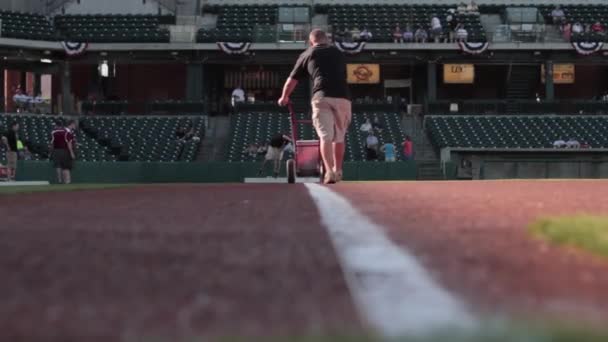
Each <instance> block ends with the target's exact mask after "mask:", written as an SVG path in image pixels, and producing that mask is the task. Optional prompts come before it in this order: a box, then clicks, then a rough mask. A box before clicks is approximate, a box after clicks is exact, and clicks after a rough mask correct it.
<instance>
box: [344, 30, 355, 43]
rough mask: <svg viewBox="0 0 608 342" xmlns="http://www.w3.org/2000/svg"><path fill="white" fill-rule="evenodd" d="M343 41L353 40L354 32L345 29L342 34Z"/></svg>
mask: <svg viewBox="0 0 608 342" xmlns="http://www.w3.org/2000/svg"><path fill="white" fill-rule="evenodd" d="M342 41H343V42H347V43H352V42H353V34H352V32H351V31H350V30H349V29H346V30H344V34H343V35H342Z"/></svg>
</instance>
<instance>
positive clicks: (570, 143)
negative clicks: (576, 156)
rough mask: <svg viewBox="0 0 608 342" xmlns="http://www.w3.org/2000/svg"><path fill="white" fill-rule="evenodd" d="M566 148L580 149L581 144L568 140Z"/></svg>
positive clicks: (574, 140) (572, 139) (571, 139)
mask: <svg viewBox="0 0 608 342" xmlns="http://www.w3.org/2000/svg"><path fill="white" fill-rule="evenodd" d="M566 147H567V148H580V147H581V143H579V142H578V140H576V139H574V138H570V139H568V141H566Z"/></svg>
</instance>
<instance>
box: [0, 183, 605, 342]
mask: <svg viewBox="0 0 608 342" xmlns="http://www.w3.org/2000/svg"><path fill="white" fill-rule="evenodd" d="M331 189H332V190H333V191H335V192H336V193H338V194H340V195H342V196H343V197H345V198H346V199H348V201H349V202H350V203H352V204H353V205H354V206H355V207H356V208H357V209H359V211H360V212H361V213H362V214H364V215H365V216H367V217H368V218H370V219H371V220H372V221H374V222H375V223H377V224H379V225H380V226H381V227H382V228H383V229H385V230H386V231H387V232H388V234H389V236H390V237H391V239H392V240H393V241H396V242H398V243H399V244H400V245H401V246H403V247H405V248H407V249H408V250H409V251H411V252H413V253H414V254H415V255H416V257H417V258H418V259H419V260H420V261H421V262H422V264H423V265H424V266H425V267H426V268H427V269H428V270H430V271H431V272H432V275H433V277H434V278H435V279H436V280H438V281H439V283H440V284H441V285H443V286H444V287H445V288H447V289H448V291H450V293H453V294H455V295H456V296H457V297H459V298H463V299H464V300H465V301H466V303H467V304H468V305H470V307H471V308H472V309H473V311H475V312H477V313H483V314H487V313H490V314H497V313H498V314H502V313H505V314H507V315H509V316H514V315H517V316H519V317H521V315H522V314H523V315H536V314H543V315H557V316H559V317H576V318H577V319H578V318H585V319H587V318H589V319H596V320H605V319H607V318H608V296H607V295H606V289H608V262H607V261H605V260H603V259H600V258H596V257H593V256H591V255H589V254H587V253H585V252H579V251H574V250H565V249H563V248H557V247H553V246H549V245H548V244H547V243H545V242H543V241H541V240H537V239H533V238H531V237H530V236H529V235H528V234H527V231H526V228H527V225H528V224H529V223H530V222H531V221H532V220H533V219H535V218H538V217H542V216H545V215H559V214H570V213H579V212H585V213H593V214H602V213H603V214H606V213H608V201H606V200H604V196H605V192H606V189H608V182H603V181H535V182H533V181H504V182H503V181H496V182H388V183H344V184H339V185H336V186H332V187H331ZM336 215H340V213H339V212H337V213H336ZM0 218H1V225H0V279H1V281H0V303H2V305H0V341H5V340H7V341H8V340H10V341H20V340H23V341H37V340H45V341H47V340H48V337H49V336H55V337H56V338H57V340H60V341H89V340H95V341H97V340H100V341H116V340H121V339H122V340H128V337H131V336H152V337H165V338H169V339H173V338H175V337H188V336H203V337H217V336H269V335H281V336H285V335H290V336H302V335H331V334H343V333H345V334H348V335H353V334H362V333H363V332H364V328H363V326H364V324H363V323H362V322H361V319H360V318H359V317H360V315H359V314H358V313H357V312H356V310H355V305H354V304H353V299H352V296H351V294H349V291H348V288H347V286H346V283H345V280H344V279H343V273H342V269H341V267H340V265H339V262H338V260H337V256H336V251H334V249H333V247H332V244H331V242H330V241H329V237H328V233H327V231H326V229H325V227H323V226H322V224H321V223H320V217H319V213H318V211H317V208H316V207H315V204H314V203H313V202H312V200H311V198H310V195H309V193H308V192H307V190H306V188H305V187H304V186H303V185H293V186H288V185H273V184H256V185H252V184H250V185H242V184H239V185H155V186H139V187H133V188H124V189H109V190H98V191H88V190H87V191H78V192H61V193H37V194H20V195H15V196H0Z"/></svg>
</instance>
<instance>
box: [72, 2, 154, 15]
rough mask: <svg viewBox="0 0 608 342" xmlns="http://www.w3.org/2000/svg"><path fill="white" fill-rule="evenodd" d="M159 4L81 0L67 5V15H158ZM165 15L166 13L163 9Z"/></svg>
mask: <svg viewBox="0 0 608 342" xmlns="http://www.w3.org/2000/svg"><path fill="white" fill-rule="evenodd" d="M158 8H159V4H158V3H157V2H156V1H153V0H145V1H144V0H80V4H78V3H77V2H71V3H69V4H67V5H66V7H65V13H66V14H91V13H93V14H97V13H100V14H157V13H158ZM163 13H166V11H165V10H164V9H163Z"/></svg>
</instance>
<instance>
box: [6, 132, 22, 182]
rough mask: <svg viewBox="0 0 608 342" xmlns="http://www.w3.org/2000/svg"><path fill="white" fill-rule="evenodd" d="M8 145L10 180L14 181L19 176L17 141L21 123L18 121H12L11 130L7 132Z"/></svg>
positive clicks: (7, 158) (7, 155) (7, 156)
mask: <svg viewBox="0 0 608 342" xmlns="http://www.w3.org/2000/svg"><path fill="white" fill-rule="evenodd" d="M3 141H4V144H5V145H6V164H7V165H6V167H7V168H8V177H7V179H8V181H11V180H12V181H14V180H15V179H16V178H15V177H16V176H17V153H18V152H19V149H18V148H17V141H19V124H18V123H17V122H16V121H13V122H11V124H10V126H9V131H8V132H7V134H6V139H3Z"/></svg>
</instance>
